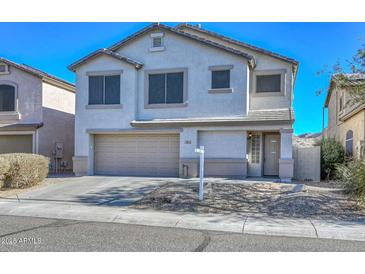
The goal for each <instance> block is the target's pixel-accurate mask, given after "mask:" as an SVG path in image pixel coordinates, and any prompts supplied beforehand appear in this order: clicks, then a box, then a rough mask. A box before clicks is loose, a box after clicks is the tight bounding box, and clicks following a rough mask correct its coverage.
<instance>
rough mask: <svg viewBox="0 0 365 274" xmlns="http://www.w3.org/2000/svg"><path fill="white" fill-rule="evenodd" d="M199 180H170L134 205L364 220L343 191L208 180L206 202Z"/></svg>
mask: <svg viewBox="0 0 365 274" xmlns="http://www.w3.org/2000/svg"><path fill="white" fill-rule="evenodd" d="M197 196H198V183H197V182H196V181H195V182H193V181H190V180H187V181H184V182H180V183H168V184H165V185H163V186H162V187H160V188H158V189H157V190H155V191H153V192H151V193H149V194H147V195H146V196H144V198H142V199H141V200H139V201H137V202H136V203H135V204H133V205H132V206H131V207H133V208H138V209H155V210H164V211H174V212H196V213H219V214H232V213H239V214H262V215H265V216H272V217H290V218H315V219H333V220H343V221H360V222H365V211H364V209H363V208H362V207H360V206H359V205H357V204H356V202H355V201H353V200H351V199H349V198H348V197H346V196H345V195H344V194H343V193H342V191H341V190H338V189H329V188H319V187H313V186H305V185H298V184H282V183H267V182H265V183H260V182H258V183H240V184H237V183H235V184H232V183H224V182H222V183H215V182H209V180H207V183H206V186H205V197H204V201H202V202H200V201H199V200H198V199H197Z"/></svg>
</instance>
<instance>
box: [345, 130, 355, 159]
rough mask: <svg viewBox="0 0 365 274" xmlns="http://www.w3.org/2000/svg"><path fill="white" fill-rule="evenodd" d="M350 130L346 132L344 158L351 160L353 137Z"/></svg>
mask: <svg viewBox="0 0 365 274" xmlns="http://www.w3.org/2000/svg"><path fill="white" fill-rule="evenodd" d="M353 135H354V133H353V131H352V130H349V131H347V132H346V141H345V142H346V156H347V157H350V158H352V156H353V155H354V146H353V140H354V139H353V137H354V136H353Z"/></svg>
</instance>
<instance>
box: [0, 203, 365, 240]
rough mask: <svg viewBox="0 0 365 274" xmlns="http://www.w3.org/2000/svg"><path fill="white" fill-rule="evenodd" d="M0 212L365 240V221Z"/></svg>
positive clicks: (21, 207) (76, 208)
mask: <svg viewBox="0 0 365 274" xmlns="http://www.w3.org/2000/svg"><path fill="white" fill-rule="evenodd" d="M0 215H13V216H30V217H44V218H59V219H72V220H82V221H99V222H113V223H126V224H139V225H149V226H162V227H180V228H189V229H199V230H213V231H226V232H236V233H245V234H259V235H275V236H291V237H310V238H327V239H341V240H355V241H365V224H364V223H352V222H342V221H331V220H313V219H294V218H272V217H269V216H264V215H261V216H259V215H240V214H230V215H222V214H194V213H181V212H162V211H152V210H136V209H129V208H126V207H112V206H95V205H80V204H70V203H62V202H53V203H52V204H50V203H49V202H43V201H26V200H20V201H17V200H13V199H0Z"/></svg>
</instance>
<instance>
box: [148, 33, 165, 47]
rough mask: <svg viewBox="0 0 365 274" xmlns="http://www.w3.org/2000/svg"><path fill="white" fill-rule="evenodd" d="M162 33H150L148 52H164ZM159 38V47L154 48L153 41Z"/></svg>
mask: <svg viewBox="0 0 365 274" xmlns="http://www.w3.org/2000/svg"><path fill="white" fill-rule="evenodd" d="M164 36H165V35H164V33H163V32H154V33H151V35H150V38H151V46H150V48H149V51H150V52H156V51H164V50H165V39H164ZM155 38H160V39H161V45H160V46H159V47H155V46H154V39H155Z"/></svg>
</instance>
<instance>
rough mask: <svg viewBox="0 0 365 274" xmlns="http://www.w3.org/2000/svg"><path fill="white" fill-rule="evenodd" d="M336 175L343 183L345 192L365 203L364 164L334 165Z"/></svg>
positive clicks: (355, 162)
mask: <svg viewBox="0 0 365 274" xmlns="http://www.w3.org/2000/svg"><path fill="white" fill-rule="evenodd" d="M336 175H337V178H338V180H340V181H341V183H343V185H344V188H345V190H346V192H347V193H348V194H350V195H352V196H354V197H356V198H360V199H361V200H363V201H365V162H364V161H362V160H355V161H350V162H348V163H346V164H338V165H336Z"/></svg>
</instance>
